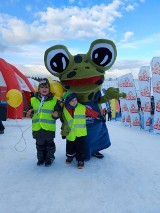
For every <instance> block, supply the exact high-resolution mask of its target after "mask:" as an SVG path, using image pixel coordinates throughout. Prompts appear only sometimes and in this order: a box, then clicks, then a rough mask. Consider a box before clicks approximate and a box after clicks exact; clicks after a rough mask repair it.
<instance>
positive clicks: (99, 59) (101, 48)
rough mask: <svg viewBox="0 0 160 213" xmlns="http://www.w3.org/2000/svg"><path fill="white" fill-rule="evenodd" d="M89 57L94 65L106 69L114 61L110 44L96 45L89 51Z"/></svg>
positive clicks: (113, 51)
mask: <svg viewBox="0 0 160 213" xmlns="http://www.w3.org/2000/svg"><path fill="white" fill-rule="evenodd" d="M90 57H91V59H92V61H93V62H94V63H95V64H96V65H98V66H102V67H108V66H110V65H111V64H112V63H113V62H114V60H115V50H114V48H113V46H112V45H111V44H108V43H98V44H95V45H94V46H93V47H92V49H91V50H90Z"/></svg>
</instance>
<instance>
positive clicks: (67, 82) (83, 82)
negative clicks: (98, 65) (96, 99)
mask: <svg viewBox="0 0 160 213" xmlns="http://www.w3.org/2000/svg"><path fill="white" fill-rule="evenodd" d="M100 80H101V76H95V77H90V78H81V79H72V80H64V81H63V83H64V84H65V85H67V86H83V85H89V84H96V83H98V82H99V81H100Z"/></svg>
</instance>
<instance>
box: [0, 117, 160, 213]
mask: <svg viewBox="0 0 160 213" xmlns="http://www.w3.org/2000/svg"><path fill="white" fill-rule="evenodd" d="M3 124H4V126H5V128H6V129H5V134H3V135H0V156H1V160H0V213H73V212H75V213H159V212H160V135H156V134H153V133H149V132H145V131H144V130H135V129H133V128H129V127H125V126H123V125H122V124H121V123H120V122H114V121H111V122H107V126H108V129H109V134H110V138H111V143H112V145H111V147H109V148H108V149H106V150H103V151H102V153H103V154H104V155H105V157H104V158H103V159H96V158H94V157H93V158H92V159H91V160H90V161H88V162H86V163H85V167H84V169H82V170H80V169H77V164H76V161H74V162H73V163H72V164H71V165H66V164H65V140H62V139H61V136H60V121H58V122H57V133H56V139H55V142H56V147H57V150H56V154H55V155H56V159H55V162H54V163H53V165H52V166H51V167H44V166H42V167H38V166H37V165H36V161H37V160H36V149H35V141H34V140H33V139H32V133H31V120H30V119H26V118H24V119H22V120H20V119H19V120H11V119H8V120H7V121H5V122H3ZM93 136H94V135H93Z"/></svg>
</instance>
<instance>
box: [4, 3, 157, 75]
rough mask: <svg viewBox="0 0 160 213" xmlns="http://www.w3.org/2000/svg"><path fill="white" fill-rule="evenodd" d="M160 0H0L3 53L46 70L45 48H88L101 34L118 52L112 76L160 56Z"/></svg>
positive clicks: (79, 50) (13, 60)
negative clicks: (59, 46) (58, 45)
mask: <svg viewBox="0 0 160 213" xmlns="http://www.w3.org/2000/svg"><path fill="white" fill-rule="evenodd" d="M159 9H160V1H159V0H154V1H151V0H99V1H90V0H80V1H75V0H69V1H68V0H59V1H57V0H52V1H51V0H45V1H44V0H23V1H21V0H5V1H2V0H0V11H1V12H0V55H1V56H0V57H1V58H3V59H4V60H6V61H8V62H9V63H12V64H14V65H18V66H19V67H20V69H22V70H20V71H23V70H24V67H25V68H26V66H27V67H28V65H32V66H31V67H32V68H33V69H31V70H29V72H31V71H32V72H33V74H34V72H35V73H37V72H36V71H35V70H34V67H35V66H36V67H38V65H39V66H40V67H38V68H39V69H42V70H43V69H44V73H46V70H45V68H44V67H42V66H44V61H43V57H44V52H45V50H46V49H47V48H48V47H51V46H53V45H56V44H63V45H65V46H66V47H67V48H68V49H69V51H70V52H71V53H72V55H75V54H77V53H86V52H87V51H88V49H89V47H90V44H91V42H92V41H94V40H95V39H98V38H105V39H110V40H113V41H114V42H115V44H116V46H117V51H118V56H117V59H116V62H115V64H114V65H113V67H112V68H111V70H110V71H109V72H108V73H107V75H106V76H107V77H112V76H114V77H115V76H119V75H122V74H125V73H128V72H132V73H133V75H134V76H136V75H137V73H138V71H139V69H140V67H141V66H148V65H150V61H151V60H152V58H153V57H157V56H160V45H159V44H160V28H159V20H160V12H159Z"/></svg>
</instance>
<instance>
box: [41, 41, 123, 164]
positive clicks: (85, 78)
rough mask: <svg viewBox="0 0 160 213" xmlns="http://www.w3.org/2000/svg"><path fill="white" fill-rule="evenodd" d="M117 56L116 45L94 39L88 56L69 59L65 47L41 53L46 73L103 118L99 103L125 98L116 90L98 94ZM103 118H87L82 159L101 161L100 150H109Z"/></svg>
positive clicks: (52, 48)
mask: <svg viewBox="0 0 160 213" xmlns="http://www.w3.org/2000/svg"><path fill="white" fill-rule="evenodd" d="M116 56H117V50H116V46H115V44H114V43H113V41H111V40H106V39H97V40H95V41H93V42H92V43H91V45H90V48H89V51H88V52H87V54H77V55H75V56H72V55H71V53H70V52H69V51H68V49H67V48H66V47H65V46H64V45H55V46H52V47H50V48H48V49H47V50H46V51H45V54H44V62H45V66H46V68H47V70H48V71H49V72H50V73H51V74H52V75H54V76H56V77H58V78H59V80H60V82H61V84H62V87H63V88H64V90H66V91H72V92H74V93H76V94H77V96H78V102H80V103H82V104H84V105H86V106H87V107H90V108H92V109H93V110H96V111H98V112H99V113H100V115H102V112H101V111H102V110H101V104H102V103H105V102H106V101H108V100H111V99H114V98H119V97H125V94H124V93H119V89H118V88H113V87H110V88H108V90H107V91H106V93H105V95H104V96H102V95H101V86H102V84H103V82H104V79H105V71H106V70H108V69H110V68H111V66H112V65H113V64H114V62H115V59H116ZM100 117H101V118H102V119H95V118H92V117H87V122H86V123H87V137H86V150H85V159H86V160H89V159H90V158H91V156H96V157H98V158H102V157H103V155H102V154H101V153H99V151H100V150H103V149H106V148H108V147H109V146H110V145H111V143H110V138H109V134H108V129H107V126H106V123H105V122H104V120H103V116H100Z"/></svg>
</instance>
